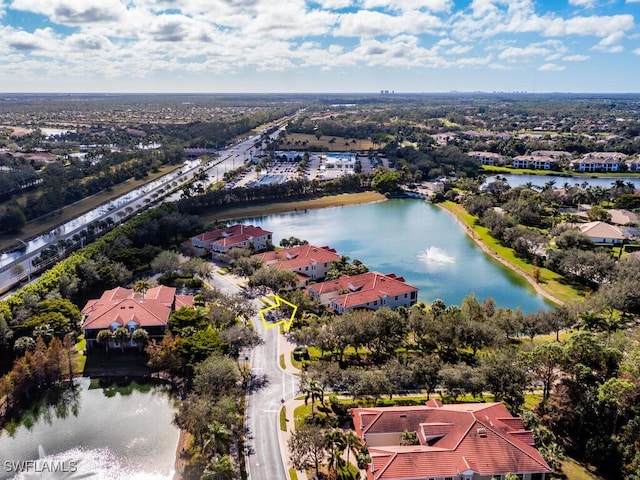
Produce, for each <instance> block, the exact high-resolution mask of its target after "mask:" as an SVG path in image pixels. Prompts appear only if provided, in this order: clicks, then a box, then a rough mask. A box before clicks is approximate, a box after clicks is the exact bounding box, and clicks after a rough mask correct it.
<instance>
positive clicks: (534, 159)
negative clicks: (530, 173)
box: [511, 155, 560, 170]
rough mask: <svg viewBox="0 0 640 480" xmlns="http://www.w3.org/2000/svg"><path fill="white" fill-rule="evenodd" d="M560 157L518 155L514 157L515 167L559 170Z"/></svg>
mask: <svg viewBox="0 0 640 480" xmlns="http://www.w3.org/2000/svg"><path fill="white" fill-rule="evenodd" d="M559 163H560V159H557V158H552V157H544V156H540V155H518V156H516V157H513V159H512V160H511V165H512V166H513V167H514V168H531V169H535V170H557V169H558V164H559Z"/></svg>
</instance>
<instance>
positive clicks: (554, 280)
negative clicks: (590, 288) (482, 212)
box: [438, 201, 586, 302]
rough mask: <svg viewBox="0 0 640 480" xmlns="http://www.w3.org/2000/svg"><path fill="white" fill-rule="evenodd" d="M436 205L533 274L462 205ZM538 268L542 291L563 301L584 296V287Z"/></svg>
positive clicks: (571, 300) (495, 249)
mask: <svg viewBox="0 0 640 480" xmlns="http://www.w3.org/2000/svg"><path fill="white" fill-rule="evenodd" d="M438 205H440V206H442V207H443V208H445V209H447V210H448V211H449V212H451V213H453V214H454V215H455V216H456V217H458V219H460V220H461V221H462V222H463V223H464V224H465V225H467V226H468V227H469V228H471V229H472V230H473V232H474V233H475V234H476V236H477V238H478V239H479V240H480V241H482V242H483V243H484V244H485V245H486V246H487V247H488V248H489V250H491V251H493V252H494V253H495V254H497V255H498V256H499V257H500V258H502V259H503V260H505V261H506V262H507V263H509V264H510V265H512V266H514V267H515V268H518V269H520V270H522V271H523V272H524V273H526V274H527V275H528V276H530V277H531V276H533V271H534V268H535V267H534V266H533V265H531V264H530V263H528V262H526V261H525V260H523V259H522V258H520V257H518V256H517V255H516V252H515V251H514V250H512V249H511V248H508V247H505V246H504V245H502V244H500V242H498V240H496V239H495V238H493V237H492V236H491V234H490V233H489V229H487V228H486V227H483V226H480V225H477V224H476V220H477V218H476V217H474V216H473V215H471V214H469V213H468V212H467V211H466V210H465V209H464V207H463V206H462V205H459V204H457V203H454V202H449V201H447V202H443V203H439V204H438ZM538 270H539V274H540V277H539V281H538V284H539V286H540V287H541V288H542V289H543V290H544V291H546V292H548V293H550V294H551V295H553V296H554V297H556V298H558V299H559V300H561V301H563V302H576V301H579V300H582V299H583V298H584V296H585V294H586V291H585V289H583V288H580V287H578V286H576V285H573V284H571V283H569V282H568V281H567V280H565V279H564V277H562V275H560V274H558V273H555V272H552V271H551V270H548V269H546V268H543V267H539V268H538Z"/></svg>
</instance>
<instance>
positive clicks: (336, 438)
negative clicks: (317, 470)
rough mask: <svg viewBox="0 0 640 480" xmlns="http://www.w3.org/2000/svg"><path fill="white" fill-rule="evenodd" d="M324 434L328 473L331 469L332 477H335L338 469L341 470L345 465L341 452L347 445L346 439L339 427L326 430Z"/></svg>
mask: <svg viewBox="0 0 640 480" xmlns="http://www.w3.org/2000/svg"><path fill="white" fill-rule="evenodd" d="M324 436H325V439H326V440H327V445H328V446H329V463H328V467H329V473H331V471H332V470H333V472H334V475H333V478H336V477H337V473H338V470H341V469H342V468H344V467H345V465H346V462H345V461H344V458H342V454H343V453H344V449H345V448H346V446H347V441H346V438H345V435H344V433H343V432H342V430H340V429H339V428H336V429H334V430H328V431H326V432H325V434H324Z"/></svg>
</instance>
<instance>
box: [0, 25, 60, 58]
mask: <svg viewBox="0 0 640 480" xmlns="http://www.w3.org/2000/svg"><path fill="white" fill-rule="evenodd" d="M1 42H2V44H3V45H4V46H5V48H7V49H8V50H9V51H14V52H18V53H23V54H27V53H31V52H38V51H47V50H54V51H55V44H56V42H57V39H56V37H55V34H54V32H53V30H52V29H50V28H45V29H37V30H35V31H34V32H33V33H29V32H25V31H21V30H15V29H12V28H5V29H4V31H3V32H2V40H1Z"/></svg>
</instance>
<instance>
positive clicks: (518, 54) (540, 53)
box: [498, 40, 566, 61]
mask: <svg viewBox="0 0 640 480" xmlns="http://www.w3.org/2000/svg"><path fill="white" fill-rule="evenodd" d="M565 50H566V48H565V47H564V45H562V43H560V42H559V41H557V40H550V41H547V42H541V43H532V44H531V45H528V46H526V47H510V48H507V49H505V50H503V51H502V52H501V53H500V54H498V58H499V59H500V60H507V61H515V60H519V59H521V58H531V57H545V58H547V59H549V60H551V59H553V57H557V56H558V55H559V54H560V53H561V52H564V51H565Z"/></svg>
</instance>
